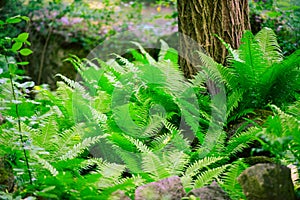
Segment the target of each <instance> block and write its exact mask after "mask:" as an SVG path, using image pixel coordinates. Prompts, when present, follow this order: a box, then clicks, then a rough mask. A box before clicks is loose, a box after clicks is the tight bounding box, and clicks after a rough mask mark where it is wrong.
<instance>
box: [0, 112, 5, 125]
mask: <svg viewBox="0 0 300 200" xmlns="http://www.w3.org/2000/svg"><path fill="white" fill-rule="evenodd" d="M5 122H6V119H5V117H3V115H2V114H1V113H0V125H2V124H4V123H5Z"/></svg>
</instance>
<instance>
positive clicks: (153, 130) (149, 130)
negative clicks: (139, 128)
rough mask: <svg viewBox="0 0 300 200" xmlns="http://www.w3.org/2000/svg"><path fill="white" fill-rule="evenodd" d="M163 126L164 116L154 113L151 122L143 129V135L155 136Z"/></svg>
mask: <svg viewBox="0 0 300 200" xmlns="http://www.w3.org/2000/svg"><path fill="white" fill-rule="evenodd" d="M162 128H163V117H162V116H158V115H152V116H151V117H150V120H149V123H148V124H147V125H146V128H145V129H144V131H143V136H145V137H150V136H155V135H157V133H159V131H160V130H161V129H162Z"/></svg>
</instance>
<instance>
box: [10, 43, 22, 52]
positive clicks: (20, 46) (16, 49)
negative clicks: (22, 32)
mask: <svg viewBox="0 0 300 200" xmlns="http://www.w3.org/2000/svg"><path fill="white" fill-rule="evenodd" d="M22 46H23V44H22V42H15V43H14V44H13V46H12V48H11V50H12V51H14V52H17V51H18V50H19V49H21V48H22Z"/></svg>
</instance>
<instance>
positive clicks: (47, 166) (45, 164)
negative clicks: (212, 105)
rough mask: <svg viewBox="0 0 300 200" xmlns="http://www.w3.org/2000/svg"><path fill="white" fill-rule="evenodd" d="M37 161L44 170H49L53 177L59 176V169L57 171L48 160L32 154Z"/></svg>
mask: <svg viewBox="0 0 300 200" xmlns="http://www.w3.org/2000/svg"><path fill="white" fill-rule="evenodd" d="M31 155H32V156H33V157H34V158H35V159H37V161H38V162H39V163H40V164H41V165H42V167H43V168H44V169H47V170H48V171H49V172H50V173H51V174H52V175H53V176H57V175H58V171H57V169H55V168H54V167H53V166H52V165H51V164H50V163H49V162H48V161H47V160H45V159H42V158H41V157H40V156H38V155H36V154H31Z"/></svg>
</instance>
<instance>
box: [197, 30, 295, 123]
mask: <svg viewBox="0 0 300 200" xmlns="http://www.w3.org/2000/svg"><path fill="white" fill-rule="evenodd" d="M225 45H226V47H227V48H228V50H229V53H230V57H229V58H228V62H229V63H230V65H229V66H228V67H225V66H222V65H220V64H218V63H216V62H214V61H213V60H212V59H211V58H210V57H208V56H206V55H205V54H203V53H199V55H200V57H201V59H202V61H203V63H204V66H203V67H202V68H203V73H204V74H205V76H207V77H209V78H211V79H213V80H214V81H215V82H216V83H217V84H224V85H225V86H226V90H227V96H228V98H227V99H228V100H227V110H228V111H229V112H228V113H227V116H228V117H229V119H228V122H230V121H232V120H234V119H236V118H237V117H240V116H241V115H243V114H245V113H247V112H249V109H261V108H264V107H265V106H266V105H267V104H268V103H273V104H275V105H278V106H282V105H283V104H284V103H286V102H292V101H294V100H295V95H296V93H297V91H299V87H300V85H299V83H300V81H299V72H300V71H299V61H300V56H299V54H300V51H299V50H297V51H296V52H294V53H293V54H292V55H290V56H288V57H287V58H285V59H283V55H282V53H281V51H280V48H279V46H278V43H277V40H276V35H275V34H274V32H273V31H272V30H271V29H268V28H264V29H262V30H261V31H260V32H259V33H257V34H256V35H255V36H253V35H252V33H251V32H249V31H247V32H246V33H245V34H244V35H243V38H242V39H241V46H240V48H239V49H238V50H233V49H231V47H230V46H229V45H228V44H225ZM232 111H234V112H235V113H236V114H234V115H231V114H230V113H232Z"/></svg>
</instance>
